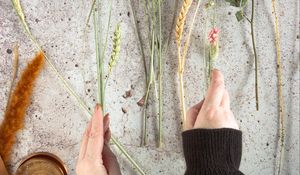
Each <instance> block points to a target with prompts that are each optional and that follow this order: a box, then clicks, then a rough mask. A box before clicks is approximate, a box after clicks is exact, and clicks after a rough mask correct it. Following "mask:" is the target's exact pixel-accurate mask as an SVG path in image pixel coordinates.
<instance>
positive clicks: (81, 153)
mask: <svg viewBox="0 0 300 175" xmlns="http://www.w3.org/2000/svg"><path fill="white" fill-rule="evenodd" d="M91 126H92V122H91V121H89V123H88V125H87V128H86V129H85V131H84V134H83V138H82V141H81V145H80V151H79V158H78V159H79V160H81V159H83V158H84V155H85V151H86V147H87V143H88V138H89V133H90V130H91Z"/></svg>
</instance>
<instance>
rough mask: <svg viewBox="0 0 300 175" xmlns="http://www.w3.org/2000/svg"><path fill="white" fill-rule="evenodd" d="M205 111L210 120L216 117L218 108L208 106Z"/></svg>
mask: <svg viewBox="0 0 300 175" xmlns="http://www.w3.org/2000/svg"><path fill="white" fill-rule="evenodd" d="M205 111H206V112H205V113H206V118H207V119H208V120H212V119H213V118H214V114H215V111H216V109H214V108H206V110H205Z"/></svg>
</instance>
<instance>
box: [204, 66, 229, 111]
mask: <svg viewBox="0 0 300 175" xmlns="http://www.w3.org/2000/svg"><path fill="white" fill-rule="evenodd" d="M224 89H225V86H224V77H223V75H222V73H221V72H220V71H218V70H216V69H214V70H213V71H212V79H211V83H210V85H209V88H208V91H207V95H206V98H205V101H204V104H203V107H205V108H212V107H218V106H220V104H221V101H222V98H223V94H224Z"/></svg>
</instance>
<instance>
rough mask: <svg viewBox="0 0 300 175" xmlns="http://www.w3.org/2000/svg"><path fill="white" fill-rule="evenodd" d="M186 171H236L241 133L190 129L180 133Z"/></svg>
mask: <svg viewBox="0 0 300 175" xmlns="http://www.w3.org/2000/svg"><path fill="white" fill-rule="evenodd" d="M182 137H183V150H184V156H185V159H186V164H187V170H188V171H196V170H199V169H216V170H217V169H223V170H236V171H238V168H239V165H240V161H241V151H242V132H241V131H239V130H236V129H230V128H220V129H192V130H187V131H184V132H183V133H182Z"/></svg>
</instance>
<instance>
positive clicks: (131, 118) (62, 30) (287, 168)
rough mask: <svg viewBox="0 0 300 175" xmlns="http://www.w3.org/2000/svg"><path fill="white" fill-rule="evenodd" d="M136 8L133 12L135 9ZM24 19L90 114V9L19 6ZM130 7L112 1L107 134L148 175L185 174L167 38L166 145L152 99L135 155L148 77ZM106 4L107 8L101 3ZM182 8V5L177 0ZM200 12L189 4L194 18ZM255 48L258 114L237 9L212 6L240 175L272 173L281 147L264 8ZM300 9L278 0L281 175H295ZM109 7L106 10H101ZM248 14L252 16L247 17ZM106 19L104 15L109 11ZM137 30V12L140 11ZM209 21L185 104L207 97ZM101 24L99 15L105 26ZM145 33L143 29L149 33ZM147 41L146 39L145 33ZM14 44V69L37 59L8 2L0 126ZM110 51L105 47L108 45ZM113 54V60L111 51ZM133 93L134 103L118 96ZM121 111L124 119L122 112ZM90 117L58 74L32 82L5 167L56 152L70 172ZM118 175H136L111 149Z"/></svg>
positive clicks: (83, 4) (37, 3)
mask: <svg viewBox="0 0 300 175" xmlns="http://www.w3.org/2000/svg"><path fill="white" fill-rule="evenodd" d="M136 2H137V3H135V4H136V6H141V4H139V3H138V1H136ZM21 3H22V5H23V8H24V11H25V14H26V20H27V22H28V24H29V26H30V28H31V30H32V33H33V34H34V35H35V36H36V37H37V39H38V41H39V42H40V43H41V44H42V45H43V48H44V49H45V51H46V52H47V54H48V56H49V57H50V58H51V60H52V61H53V63H54V64H55V65H56V67H57V68H58V69H59V70H60V72H61V73H62V74H63V76H64V77H65V78H66V79H67V80H68V81H69V83H70V84H71V85H72V87H73V88H74V89H75V90H76V92H77V93H78V94H79V95H80V96H81V97H82V99H84V101H85V102H86V104H87V105H88V106H89V107H90V108H93V106H94V104H95V100H94V99H95V98H96V79H95V75H96V61H95V52H94V40H93V30H92V29H90V30H89V33H88V35H87V36H84V34H83V31H84V25H85V21H86V17H87V14H88V10H89V7H90V5H91V1H66V0H55V1H47V0H22V1H21ZM127 3H128V2H127V1H113V8H114V10H113V14H112V25H111V26H112V29H111V31H110V33H111V34H112V30H113V28H114V26H115V25H116V24H117V23H118V22H121V28H122V36H123V37H122V46H121V56H120V59H119V63H118V65H117V66H116V68H115V70H114V72H113V74H112V76H111V77H110V80H109V82H108V88H107V110H108V112H109V113H110V115H111V129H112V132H113V134H114V135H115V136H116V138H117V139H118V140H119V141H120V142H121V143H122V144H123V145H124V146H125V147H126V149H127V150H128V151H129V152H130V154H131V155H132V156H133V157H134V158H135V160H136V161H137V162H138V163H139V164H140V165H141V166H142V167H143V168H144V169H145V170H146V172H147V173H148V174H183V172H184V170H185V164H184V159H183V155H182V148H181V136H180V134H181V133H180V117H179V114H180V112H179V100H178V88H177V74H176V68H177V58H176V46H175V44H174V42H173V41H174V37H173V35H172V42H171V46H170V49H169V50H168V53H167V56H166V64H165V80H164V87H165V89H164V97H165V100H164V124H163V126H164V142H165V146H164V148H162V149H157V148H156V146H155V130H154V129H155V115H154V114H155V103H154V101H153V100H151V102H150V104H151V107H150V108H149V111H152V112H151V113H152V114H151V115H150V116H149V123H151V124H150V125H151V126H150V129H149V130H150V131H149V146H147V147H141V146H140V140H141V122H142V108H140V107H139V106H137V105H136V102H137V101H138V100H139V99H140V98H141V97H142V95H143V93H144V88H145V84H144V73H143V65H142V58H141V52H140V50H139V49H138V45H137V38H136V37H135V35H134V27H133V22H132V16H131V14H130V13H128V12H129V11H130V10H129V6H128V5H127ZM106 4H107V3H106ZM180 4H181V1H180ZM172 6H173V1H168V2H167V5H166V6H165V9H164V10H163V11H164V12H166V13H165V14H166V15H165V17H164V20H163V23H164V25H165V28H164V30H165V31H168V30H169V29H170V24H171V22H170V21H171V18H172V16H171V15H172ZM195 7H196V4H193V6H192V10H194V9H195ZM255 7H256V17H255V21H256V24H255V26H256V29H255V34H256V41H257V49H258V56H259V87H260V88H259V94H260V111H256V110H255V98H254V66H253V59H252V52H251V40H250V31H249V26H248V24H247V23H246V22H244V23H241V24H240V23H238V22H237V21H236V19H235V16H234V13H235V11H236V9H235V8H232V7H229V6H228V4H226V3H225V2H224V1H220V0H218V10H217V18H218V20H217V24H218V26H219V27H220V28H221V30H222V31H221V37H220V45H221V49H220V57H219V60H218V64H217V67H218V69H220V70H221V71H222V72H223V73H224V75H225V78H226V85H227V88H228V90H229V92H230V95H231V99H232V110H233V112H234V114H235V116H236V118H237V121H238V123H239V125H240V128H241V130H242V131H243V157H242V163H241V170H242V171H243V172H244V173H245V174H250V175H251V174H255V175H256V174H264V175H265V174H274V173H275V171H274V167H275V157H276V145H277V140H278V134H277V133H278V132H277V131H278V100H277V87H276V84H277V79H276V69H275V68H276V63H275V60H276V57H275V47H274V32H273V17H272V15H271V4H270V1H257V2H256V4H255ZM298 7H299V1H297V0H280V1H279V8H278V13H279V20H280V32H281V36H282V39H281V43H282V45H281V46H282V59H283V69H284V72H283V75H284V79H283V90H284V97H285V108H286V111H287V116H286V120H285V121H286V122H285V127H286V132H287V137H286V149H285V160H284V173H283V174H293V175H294V174H299V9H298ZM104 9H107V8H104ZM248 10H249V9H248ZM106 12H107V10H106V11H105V12H103V13H104V14H107V13H106ZM138 16H139V20H140V21H141V24H142V23H143V22H144V19H143V18H144V15H143V12H142V11H140V12H139V15H138ZM205 18H207V16H206V14H205V13H204V12H203V5H202V6H201V9H200V13H199V16H198V18H197V21H196V26H195V30H194V33H193V36H192V41H191V42H192V44H191V48H190V52H189V55H188V61H187V68H186V74H185V83H186V89H187V94H186V100H187V105H188V106H191V105H192V104H194V103H196V102H197V101H199V100H201V99H202V97H203V95H204V89H205V88H204V73H203V72H204V71H203V69H204V65H203V61H202V60H203V58H204V55H203V39H204V38H205V37H207V36H206V34H205V35H204V28H205ZM105 19H106V17H105V15H103V20H105ZM145 29H146V28H145V27H143V26H142V27H141V30H142V31H143V30H145ZM142 33H144V34H145V33H146V32H142ZM14 43H19V45H20V67H21V68H24V66H25V65H26V63H27V62H28V61H29V60H30V58H32V57H33V55H34V53H35V51H36V50H35V49H34V48H33V45H32V43H31V42H30V40H29V39H28V38H27V37H26V35H25V34H24V32H23V30H22V28H21V26H20V23H19V20H18V18H17V16H16V14H15V11H14V10H13V8H12V4H11V2H10V1H9V0H0V57H1V59H0V72H1V74H0V87H1V88H0V99H1V100H0V116H1V117H0V121H1V119H2V116H3V113H4V110H5V105H6V100H7V95H8V90H9V83H10V81H11V79H10V77H11V73H12V71H11V66H12V62H11V58H12V54H8V53H7V49H12V46H13V44H14ZM109 48H111V42H109ZM108 51H110V49H108ZM107 55H109V52H108V53H107ZM131 86H133V87H134V89H133V96H132V97H131V98H128V99H124V98H123V97H122V95H123V94H124V93H125V91H126V90H129V89H130V88H131ZM122 107H124V108H126V109H127V110H128V112H127V113H126V114H124V113H123V112H122V111H121V108H122ZM86 122H87V118H86V116H85V113H84V112H83V111H82V110H81V108H80V107H79V105H78V104H77V102H76V101H75V100H74V99H73V97H71V96H70V95H68V94H67V92H66V91H65V89H64V88H63V86H62V84H61V82H60V81H59V80H58V78H57V76H56V75H55V74H54V73H53V72H52V71H51V70H50V69H49V66H47V65H46V68H45V69H44V70H43V71H42V73H41V76H40V77H39V79H38V81H37V86H36V88H35V90H34V94H33V97H32V105H31V106H30V107H29V109H28V112H27V116H26V124H25V128H24V130H23V131H22V132H21V133H20V134H18V141H17V143H16V145H15V148H14V151H13V155H12V162H11V166H10V169H11V170H12V171H14V170H15V169H16V167H17V166H18V163H19V162H20V160H21V159H22V158H23V157H24V156H26V155H28V154H30V153H32V152H36V151H49V152H52V153H55V154H57V155H58V156H59V157H61V158H62V159H63V161H64V162H65V163H66V165H67V167H68V170H69V172H70V174H75V164H76V159H77V156H78V152H79V146H80V144H79V143H80V140H81V136H82V133H83V131H84V128H85V126H86ZM115 152H116V154H117V156H118V158H119V161H120V164H121V167H122V172H123V174H136V172H135V171H134V170H133V169H132V167H131V165H130V164H129V163H128V161H127V160H126V159H125V157H124V156H123V155H121V154H120V153H119V152H118V151H115Z"/></svg>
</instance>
